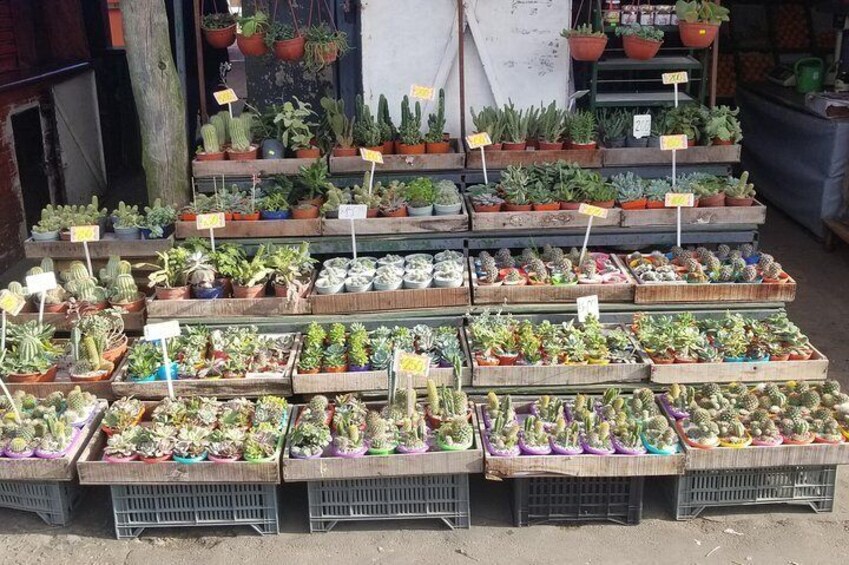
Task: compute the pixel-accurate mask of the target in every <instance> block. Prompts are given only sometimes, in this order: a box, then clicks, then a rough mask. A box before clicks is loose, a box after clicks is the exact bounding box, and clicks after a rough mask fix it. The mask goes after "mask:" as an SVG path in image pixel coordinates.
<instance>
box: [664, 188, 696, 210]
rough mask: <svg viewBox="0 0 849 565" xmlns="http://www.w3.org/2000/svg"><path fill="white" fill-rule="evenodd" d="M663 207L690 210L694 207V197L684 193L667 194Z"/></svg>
mask: <svg viewBox="0 0 849 565" xmlns="http://www.w3.org/2000/svg"><path fill="white" fill-rule="evenodd" d="M664 205H665V206H666V207H667V208H692V207H693V206H695V205H696V196H695V195H694V194H688V193H686V192H667V193H666V198H665V199H664Z"/></svg>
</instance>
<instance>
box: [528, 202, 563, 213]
mask: <svg viewBox="0 0 849 565" xmlns="http://www.w3.org/2000/svg"><path fill="white" fill-rule="evenodd" d="M533 209H534V212H553V211H554V210H560V202H546V203H544V204H533Z"/></svg>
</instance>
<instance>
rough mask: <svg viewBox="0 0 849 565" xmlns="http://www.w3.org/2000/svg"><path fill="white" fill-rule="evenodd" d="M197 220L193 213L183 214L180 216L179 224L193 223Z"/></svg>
mask: <svg viewBox="0 0 849 565" xmlns="http://www.w3.org/2000/svg"><path fill="white" fill-rule="evenodd" d="M197 219H198V215H197V214H195V213H194V212H183V213H182V214H180V221H181V222H194V221H196V220H197Z"/></svg>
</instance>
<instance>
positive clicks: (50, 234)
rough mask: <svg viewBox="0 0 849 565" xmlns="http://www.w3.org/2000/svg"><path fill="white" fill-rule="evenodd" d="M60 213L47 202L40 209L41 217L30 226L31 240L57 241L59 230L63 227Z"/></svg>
mask: <svg viewBox="0 0 849 565" xmlns="http://www.w3.org/2000/svg"><path fill="white" fill-rule="evenodd" d="M64 227H65V226H64V222H63V220H62V215H61V213H60V212H59V211H57V210H56V209H54V208H53V205H52V204H48V205H47V206H45V207H44V208H43V209H42V210H41V218H40V219H39V221H38V223H37V224H35V225H34V226H32V239H33V241H58V240H59V231H60V230H62V229H63V228H64Z"/></svg>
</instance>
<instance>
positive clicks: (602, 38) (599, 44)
mask: <svg viewBox="0 0 849 565" xmlns="http://www.w3.org/2000/svg"><path fill="white" fill-rule="evenodd" d="M560 36H561V37H565V38H566V40H567V41H568V42H569V55H571V56H572V58H573V59H575V60H576V61H590V62H592V61H598V60H599V59H601V55H602V53H604V48H605V47H607V34H606V33H604V31H593V27H592V26H591V25H589V24H581V25H579V26H577V27H575V28H572V29H564V30H563V31H561V32H560Z"/></svg>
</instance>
